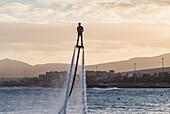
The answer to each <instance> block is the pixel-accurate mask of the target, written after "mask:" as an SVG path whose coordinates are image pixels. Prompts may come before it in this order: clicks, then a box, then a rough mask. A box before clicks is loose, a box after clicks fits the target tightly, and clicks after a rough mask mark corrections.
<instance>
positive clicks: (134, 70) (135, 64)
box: [133, 63, 137, 83]
mask: <svg viewBox="0 0 170 114" xmlns="http://www.w3.org/2000/svg"><path fill="white" fill-rule="evenodd" d="M133 65H134V81H135V83H136V78H137V77H136V76H137V75H136V63H133Z"/></svg>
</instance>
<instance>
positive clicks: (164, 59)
mask: <svg viewBox="0 0 170 114" xmlns="http://www.w3.org/2000/svg"><path fill="white" fill-rule="evenodd" d="M161 60H162V79H163V80H164V60H165V58H161Z"/></svg>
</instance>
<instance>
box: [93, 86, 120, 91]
mask: <svg viewBox="0 0 170 114" xmlns="http://www.w3.org/2000/svg"><path fill="white" fill-rule="evenodd" d="M92 89H94V90H99V91H112V90H117V89H119V88H117V87H113V88H97V87H95V88H92Z"/></svg>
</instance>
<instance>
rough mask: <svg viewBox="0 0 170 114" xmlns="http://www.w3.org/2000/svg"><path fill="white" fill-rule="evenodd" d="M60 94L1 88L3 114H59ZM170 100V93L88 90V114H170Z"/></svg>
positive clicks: (54, 91)
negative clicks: (57, 113)
mask: <svg viewBox="0 0 170 114" xmlns="http://www.w3.org/2000/svg"><path fill="white" fill-rule="evenodd" d="M59 93H60V90H58V89H54V88H21V87H20V88H17V87H12V88H8V87H1V88H0V114H1V113H2V114H4V113H5V114H56V112H57V110H59V109H58V108H60V107H61V105H62V103H60V102H59V97H58V95H59ZM169 98H170V89H126V88H124V89H118V88H116V89H115V88H113V89H99V88H97V89H96V88H95V89H88V90H87V105H88V114H114V113H115V114H117V113H126V114H133V113H135V114H136V113H144V114H145V113H163V114H166V113H167V114H169V112H170V99H169ZM75 107H76V106H75ZM73 108H74V107H72V109H73ZM70 109H71V108H70ZM73 110H74V109H73Z"/></svg>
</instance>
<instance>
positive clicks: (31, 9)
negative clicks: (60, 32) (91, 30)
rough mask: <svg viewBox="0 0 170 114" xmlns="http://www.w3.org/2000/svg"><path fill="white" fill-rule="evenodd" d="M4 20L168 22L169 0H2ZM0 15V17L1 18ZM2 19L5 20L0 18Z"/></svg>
mask: <svg viewBox="0 0 170 114" xmlns="http://www.w3.org/2000/svg"><path fill="white" fill-rule="evenodd" d="M0 6H1V7H0V13H1V14H6V15H9V18H8V19H7V20H8V21H14V20H13V19H11V18H10V17H14V18H16V21H17V20H18V21H30V20H36V21H40V22H43V21H46V22H47V21H48V22H77V21H83V22H112V23H125V22H126V23H133V22H143V23H170V21H169V18H170V13H169V12H170V2H169V0H161V1H160V0H145V1H142V0H135V1H134V0H117V1H116V0H114V1H113V0H97V1H96V0H86V1H85V0H36V2H32V4H31V3H30V2H27V1H22V2H15V3H14V2H9V1H6V2H2V3H0ZM1 18H3V17H1ZM1 20H5V19H1Z"/></svg>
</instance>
